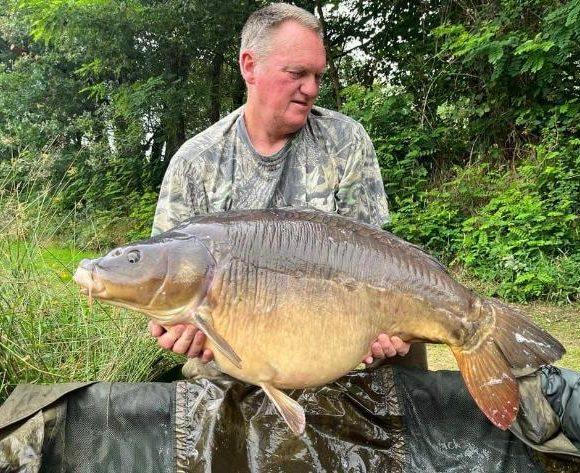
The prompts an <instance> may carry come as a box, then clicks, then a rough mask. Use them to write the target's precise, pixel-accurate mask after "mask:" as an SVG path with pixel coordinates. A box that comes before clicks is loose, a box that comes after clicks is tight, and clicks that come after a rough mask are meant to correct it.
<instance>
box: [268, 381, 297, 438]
mask: <svg viewBox="0 0 580 473" xmlns="http://www.w3.org/2000/svg"><path fill="white" fill-rule="evenodd" d="M260 387H261V388H262V389H263V390H264V392H265V393H266V394H267V395H268V397H269V398H270V400H271V401H272V402H273V403H274V406H275V407H276V409H277V410H278V412H279V413H280V415H281V416H282V418H283V419H284V420H285V421H286V423H287V424H288V427H290V430H292V432H294V433H295V434H296V435H300V434H301V433H302V432H304V428H305V427H306V419H305V417H304V409H302V406H301V405H300V404H298V403H297V402H296V401H295V400H294V399H292V398H291V397H290V396H288V395H287V394H284V393H283V392H282V391H280V390H279V389H276V388H275V387H273V386H272V385H270V384H268V383H260Z"/></svg>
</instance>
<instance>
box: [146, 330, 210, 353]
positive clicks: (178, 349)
mask: <svg viewBox="0 0 580 473" xmlns="http://www.w3.org/2000/svg"><path fill="white" fill-rule="evenodd" d="M149 332H151V335H153V336H154V337H155V338H156V339H157V343H158V344H159V346H160V347H161V348H165V349H166V350H171V351H173V352H174V353H179V354H180V355H186V356H188V357H189V358H195V357H199V358H200V359H201V361H202V362H203V363H207V362H208V361H211V360H213V352H212V351H211V350H210V349H209V348H206V349H204V348H203V345H204V343H205V334H204V333H203V332H202V331H201V330H199V329H198V328H197V327H196V326H195V325H192V324H177V325H172V326H171V327H168V328H165V327H163V326H162V325H159V324H156V323H155V322H152V321H149Z"/></svg>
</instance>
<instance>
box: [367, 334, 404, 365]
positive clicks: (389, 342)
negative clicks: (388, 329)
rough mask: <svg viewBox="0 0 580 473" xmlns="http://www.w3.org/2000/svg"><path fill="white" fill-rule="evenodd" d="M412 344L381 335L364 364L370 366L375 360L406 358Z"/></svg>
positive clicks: (372, 345) (397, 338) (372, 346)
mask: <svg viewBox="0 0 580 473" xmlns="http://www.w3.org/2000/svg"><path fill="white" fill-rule="evenodd" d="M409 348H411V344H410V343H407V342H404V341H403V340H401V339H400V338H399V337H389V336H388V335H385V334H384V333H381V334H380V335H379V336H378V338H377V339H376V340H375V341H374V342H373V343H372V344H371V348H370V350H369V352H368V353H367V354H366V355H365V357H364V358H363V363H365V364H367V365H370V364H371V363H372V362H373V361H375V359H383V358H391V357H393V356H396V355H399V356H405V355H406V354H407V353H409Z"/></svg>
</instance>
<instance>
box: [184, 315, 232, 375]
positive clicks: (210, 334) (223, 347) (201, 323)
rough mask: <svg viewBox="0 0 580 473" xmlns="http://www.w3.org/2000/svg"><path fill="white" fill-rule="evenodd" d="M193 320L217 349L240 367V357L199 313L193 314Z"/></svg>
mask: <svg viewBox="0 0 580 473" xmlns="http://www.w3.org/2000/svg"><path fill="white" fill-rule="evenodd" d="M194 321H195V324H196V325H197V327H198V328H199V329H200V330H201V331H202V332H203V333H205V335H206V337H207V338H209V339H210V340H211V341H212V342H213V343H215V345H216V347H217V349H218V350H219V351H220V352H221V353H222V354H223V355H224V356H225V357H226V358H227V359H228V360H230V361H231V362H232V363H233V364H234V365H235V366H236V367H237V368H239V369H242V359H241V358H240V357H239V356H238V355H237V353H236V352H235V351H234V349H233V348H232V347H231V346H230V344H229V343H228V342H226V341H225V340H224V338H223V337H222V336H221V335H220V334H219V333H217V332H216V331H215V329H214V328H213V327H212V326H211V324H209V323H207V322H206V321H205V320H203V318H202V317H201V315H199V314H195V316H194Z"/></svg>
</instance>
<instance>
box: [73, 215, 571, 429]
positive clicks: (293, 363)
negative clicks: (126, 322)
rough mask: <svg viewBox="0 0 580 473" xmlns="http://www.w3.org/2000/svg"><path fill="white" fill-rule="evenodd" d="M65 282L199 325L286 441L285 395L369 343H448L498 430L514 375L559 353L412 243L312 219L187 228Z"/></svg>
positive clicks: (253, 218)
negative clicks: (280, 424)
mask: <svg viewBox="0 0 580 473" xmlns="http://www.w3.org/2000/svg"><path fill="white" fill-rule="evenodd" d="M75 281H76V282H77V283H79V284H80V285H81V286H82V288H83V289H82V290H83V292H84V293H86V294H91V296H92V297H93V298H95V299H99V300H102V301H105V302H108V303H111V304H114V305H119V306H123V307H127V308H130V309H134V310H137V311H140V312H143V313H145V314H147V315H148V316H149V317H150V318H151V319H152V320H154V321H156V322H157V323H159V324H161V325H164V326H170V325H173V324H177V323H194V324H196V325H197V326H198V327H199V328H200V329H201V330H202V331H203V332H204V333H205V334H206V335H207V337H208V338H207V341H206V347H207V348H210V349H212V350H213V351H214V356H215V360H216V362H217V364H218V365H219V368H220V370H222V371H223V372H225V373H227V374H229V375H231V376H233V377H235V378H237V379H240V380H242V381H245V382H248V383H252V384H255V385H258V386H261V387H262V388H263V389H264V391H265V392H266V394H267V395H268V397H269V398H270V399H271V400H272V401H273V403H274V405H275V406H276V408H277V409H278V411H279V413H280V414H281V415H282V417H283V418H284V420H285V421H286V422H287V423H288V425H289V426H290V428H291V429H292V430H293V431H294V432H296V433H300V432H302V431H303V430H304V427H305V417H304V411H303V410H302V408H301V407H300V405H299V404H298V403H297V402H296V401H294V400H293V399H291V398H290V397H289V396H287V395H286V394H285V393H284V392H283V391H282V389H294V388H307V387H314V386H320V385H323V384H325V383H328V382H330V381H332V380H335V379H337V378H339V377H341V376H343V375H344V374H346V373H347V372H349V371H350V370H352V369H353V368H355V367H356V366H357V365H358V364H359V363H360V360H362V359H363V357H364V356H365V354H366V353H367V351H368V347H369V346H370V344H371V342H372V341H373V340H374V339H375V338H376V336H377V335H378V334H379V333H388V334H389V335H391V336H394V335H397V336H399V337H401V339H403V340H405V341H409V342H413V341H428V342H432V343H445V344H447V345H448V346H449V347H450V348H451V350H452V352H453V354H454V356H455V358H456V360H457V363H458V365H459V369H460V371H461V373H462V376H463V379H464V380H465V384H466V385H467V388H468V390H469V392H470V393H471V395H472V396H473V398H474V400H475V402H476V403H477V405H478V406H479V407H480V409H481V410H482V411H483V412H484V414H485V415H486V416H487V417H488V418H489V420H490V421H491V422H492V423H493V424H495V425H496V426H497V427H499V428H501V429H506V428H508V427H509V426H510V425H511V423H512V422H513V421H514V419H515V417H516V415H517V411H518V406H519V390H518V384H517V381H516V379H515V376H514V374H513V373H512V368H516V369H524V368H537V367H539V366H540V365H543V364H547V363H551V362H553V361H555V360H557V359H559V358H560V357H561V356H562V355H563V353H564V352H565V350H564V347H563V346H562V345H561V344H560V343H559V342H558V341H557V340H556V339H555V338H553V337H552V336H551V335H550V334H549V333H547V332H546V331H544V330H542V329H541V328H539V327H538V326H536V325H535V324H534V323H532V322H531V321H530V320H529V319H528V318H527V317H526V316H525V315H523V314H522V313H521V312H520V311H518V310H515V309H513V308H511V307H508V306H507V305H504V304H503V303H501V302H499V301H498V300H495V299H487V298H484V297H481V296H479V295H477V294H475V293H474V292H472V291H471V290H469V289H467V288H466V287H464V286H463V285H461V284H460V283H458V282H457V281H455V280H454V279H453V278H452V277H451V276H450V275H449V273H448V272H447V271H446V269H445V268H444V267H443V266H442V265H441V264H440V263H439V262H438V261H437V260H435V259H434V258H433V257H431V256H429V255H428V254H427V253H425V252H424V251H422V250H421V249H419V248H418V247H416V246H414V245H412V244H411V243H408V242H406V241H404V240H402V239H400V238H398V237H396V236H394V235H392V234H391V233H389V232H386V231H382V230H379V229H377V228H375V227H372V226H370V225H366V224H363V223H360V222H356V221H354V220H352V219H349V218H345V217H342V216H339V215H335V214H327V213H323V212H319V211H315V210H296V209H293V210H288V209H267V210H244V211H235V212H225V213H219V214H209V215H204V216H199V217H194V218H192V219H190V220H188V221H186V222H184V223H183V224H181V225H179V226H177V227H175V228H174V229H172V230H169V231H167V232H165V233H162V234H160V235H158V236H156V237H153V238H151V239H149V240H146V241H142V242H138V243H135V244H130V245H126V246H123V247H120V248H117V249H115V250H113V251H111V252H110V253H108V254H107V255H105V256H104V257H102V258H98V259H95V260H83V261H82V262H81V263H80V264H79V268H78V269H77V271H76V273H75Z"/></svg>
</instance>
